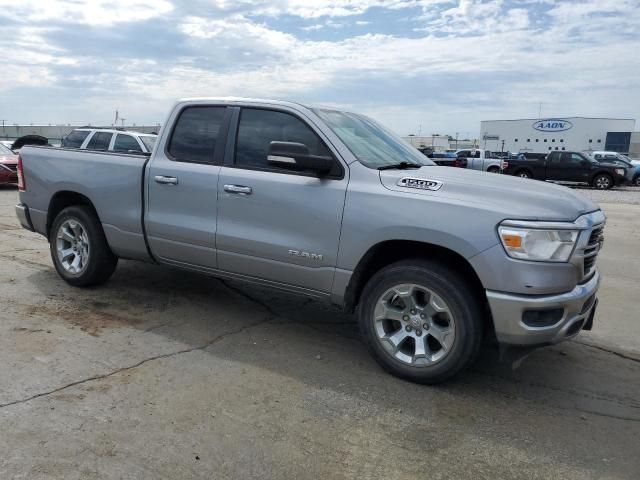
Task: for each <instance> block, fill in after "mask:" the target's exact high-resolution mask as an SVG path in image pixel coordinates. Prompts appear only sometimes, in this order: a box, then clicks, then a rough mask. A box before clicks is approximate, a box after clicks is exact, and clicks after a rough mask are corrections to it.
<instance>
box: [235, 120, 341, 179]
mask: <svg viewBox="0 0 640 480" xmlns="http://www.w3.org/2000/svg"><path fill="white" fill-rule="evenodd" d="M271 142H295V143H302V144H304V145H306V146H307V148H308V149H309V154H310V155H318V156H329V157H331V156H333V155H332V154H331V151H330V150H329V149H328V148H327V147H326V145H325V144H324V142H323V141H322V140H321V139H320V138H319V137H318V136H317V135H316V134H315V133H314V132H313V131H312V130H311V129H310V128H309V127H308V126H307V125H306V124H305V123H303V122H302V121H301V120H299V119H298V118H296V117H294V116H293V115H290V114H288V113H284V112H278V111H274V110H259V109H254V108H244V109H242V111H241V113H240V122H239V125H238V135H237V139H236V153H235V165H236V166H238V167H244V168H251V169H259V170H271V171H276V172H282V173H292V172H291V170H285V169H281V168H278V167H277V166H274V165H271V164H269V162H268V161H267V156H268V153H269V145H270V144H271ZM336 169H338V170H337V173H339V167H338V165H337V163H334V168H333V169H332V171H331V173H330V175H332V174H335V173H336Z"/></svg>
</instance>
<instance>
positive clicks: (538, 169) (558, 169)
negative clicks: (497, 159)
mask: <svg viewBox="0 0 640 480" xmlns="http://www.w3.org/2000/svg"><path fill="white" fill-rule="evenodd" d="M504 173H507V174H509V175H515V176H517V177H522V178H534V179H536V180H553V181H556V182H567V183H569V182H571V183H583V184H587V185H590V186H592V187H594V188H598V189H601V190H606V189H609V188H611V187H613V186H614V185H622V184H625V183H628V181H629V180H628V175H627V174H628V172H627V168H625V167H622V166H620V165H615V164H613V163H600V162H597V161H596V160H594V159H593V158H591V157H589V156H587V155H584V154H583V153H580V152H551V153H549V154H548V155H547V156H546V157H545V158H544V159H531V158H525V159H524V160H521V159H511V160H509V166H508V167H507V169H506V170H505V172H504Z"/></svg>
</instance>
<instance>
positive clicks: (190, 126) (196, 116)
mask: <svg viewBox="0 0 640 480" xmlns="http://www.w3.org/2000/svg"><path fill="white" fill-rule="evenodd" d="M225 111H226V107H188V108H185V109H184V110H183V111H182V112H181V113H180V116H179V117H178V120H177V121H176V124H175V127H174V129H173V133H172V134H171V139H170V140H169V148H168V149H167V152H168V153H169V155H170V157H171V158H172V160H176V161H179V162H193V163H213V162H214V153H215V150H216V144H217V142H218V135H219V133H220V128H221V127H222V122H223V120H224V114H225Z"/></svg>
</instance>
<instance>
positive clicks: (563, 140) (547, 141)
mask: <svg viewBox="0 0 640 480" xmlns="http://www.w3.org/2000/svg"><path fill="white" fill-rule="evenodd" d="M540 122H542V125H541V124H540ZM535 127H538V129H536V128H535ZM540 129H542V130H548V131H541V130H540ZM633 130H635V120H630V119H613V118H584V117H554V118H549V119H540V120H536V119H522V120H485V121H482V122H480V147H481V148H483V147H484V148H486V149H487V150H491V151H501V149H502V140H504V151H505V152H506V151H511V152H534V153H549V151H551V150H556V149H557V150H562V149H563V148H564V149H565V150H573V151H589V150H604V147H605V141H606V138H607V132H632V131H633ZM485 135H490V136H494V135H495V136H498V137H499V139H498V140H487V141H486V147H485V140H483V138H484V136H485ZM550 147H551V150H549V148H550Z"/></svg>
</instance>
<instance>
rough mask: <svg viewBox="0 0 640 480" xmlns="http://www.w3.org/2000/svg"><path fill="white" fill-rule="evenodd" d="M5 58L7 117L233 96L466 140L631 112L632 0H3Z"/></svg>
mask: <svg viewBox="0 0 640 480" xmlns="http://www.w3.org/2000/svg"><path fill="white" fill-rule="evenodd" d="M0 58H1V59H2V63H1V66H0V119H4V120H5V122H6V123H7V124H12V123H35V124H48V123H53V124H55V123H65V124H66V123H71V124H89V123H90V124H93V125H96V124H106V125H108V124H111V123H113V121H114V112H115V110H116V109H118V110H119V113H120V116H121V117H124V118H126V123H127V124H132V123H136V124H138V125H141V124H147V125H148V124H151V125H154V124H157V123H163V122H164V120H165V117H166V115H167V112H168V110H169V108H170V107H171V105H172V103H173V102H174V101H175V100H176V99H178V98H183V97H193V96H229V95H230V96H244V97H261V98H278V99H284V100H293V101H298V102H301V103H305V104H311V105H328V106H334V107H340V108H345V109H348V110H351V111H357V112H361V113H365V114H368V115H370V116H372V117H374V118H376V119H377V120H379V121H381V122H382V123H384V124H386V125H388V126H390V127H391V128H392V129H394V130H395V131H396V132H398V133H400V134H410V133H413V134H420V133H421V134H424V135H429V134H432V133H440V134H450V135H455V134H456V132H457V133H459V135H460V137H461V138H463V137H474V136H477V135H478V134H479V128H480V120H488V119H510V118H537V117H538V112H539V111H541V114H542V117H562V116H592V117H619V118H635V119H640V0H566V1H564V0H563V1H552V0H504V1H503V0H497V1H481V0H455V1H446V0H404V1H403V0H254V1H249V0H191V1H187V0H87V1H85V0H47V1H41V0H10V1H8V0H0ZM639 125H640V123H637V124H636V128H638V126H639Z"/></svg>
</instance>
